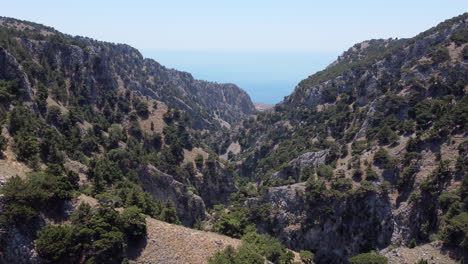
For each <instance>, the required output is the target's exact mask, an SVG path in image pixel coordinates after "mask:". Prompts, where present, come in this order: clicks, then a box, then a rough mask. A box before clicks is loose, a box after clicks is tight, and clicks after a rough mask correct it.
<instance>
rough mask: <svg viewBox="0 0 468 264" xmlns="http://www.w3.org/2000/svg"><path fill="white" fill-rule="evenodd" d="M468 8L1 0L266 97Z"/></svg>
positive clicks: (12, 9) (433, 0)
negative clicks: (379, 41)
mask: <svg viewBox="0 0 468 264" xmlns="http://www.w3.org/2000/svg"><path fill="white" fill-rule="evenodd" d="M466 11H468V0H464V1H462V0H424V1H421V0H405V1H402V0H391V1H388V0H387V1H382V0H368V1H367V0H366V1H364V0H354V1H350V0H343V1H336V0H326V1H316V0H307V1H305V0H304V1H303V0H289V1H286V0H282V1H277V0H232V1H226V0H224V1H223V0H192V1H181V0H165V1H159V0H155V1H149V0H148V1H138V0H133V1H132V0H126V1H121V0H112V1H110V0H93V1H89V0H80V1H77V0H60V1H59V0H54V1H51V0H29V1H26V0H7V1H5V0H0V16H8V17H14V18H18V19H24V20H29V21H33V22H37V23H41V24H45V25H48V26H52V27H54V28H56V29H57V30H59V31H61V32H64V33H69V34H72V35H82V36H87V37H92V38H95V39H98V40H104V41H109V42H116V43H126V44H129V45H131V46H133V47H135V48H138V49H139V50H140V51H141V52H142V53H143V55H144V56H146V57H151V58H153V59H155V60H157V61H158V62H160V63H162V64H163V65H166V66H168V67H171V68H176V69H179V70H184V71H188V72H191V73H192V74H193V75H194V77H195V78H198V79H204V80H210V81H217V82H232V83H235V84H237V85H239V86H240V87H241V88H243V89H245V90H246V91H247V92H248V93H249V94H250V95H251V97H252V99H253V100H254V101H256V102H263V103H277V102H279V101H281V100H282V99H283V97H284V96H286V95H288V94H289V93H291V91H292V90H293V89H294V87H295V85H296V84H297V83H298V82H299V81H301V80H302V79H304V78H306V77H307V76H309V75H311V74H313V73H314V72H316V71H318V70H321V69H323V68H324V67H325V66H326V65H328V64H329V63H331V62H332V61H333V60H334V59H335V58H336V57H337V56H338V55H340V54H341V53H342V52H343V51H345V50H347V49H348V48H349V47H351V46H352V45H354V44H355V43H357V42H361V41H363V40H367V39H372V38H390V37H398V38H402V37H412V36H414V35H416V34H417V33H419V32H421V31H423V30H426V29H428V28H430V27H432V26H435V25H436V24H438V23H439V22H442V21H443V20H445V19H448V18H451V17H453V16H456V15H460V14H462V13H463V12H466Z"/></svg>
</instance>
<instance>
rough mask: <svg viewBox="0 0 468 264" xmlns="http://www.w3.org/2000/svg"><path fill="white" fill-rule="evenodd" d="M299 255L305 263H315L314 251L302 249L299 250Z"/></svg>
mask: <svg viewBox="0 0 468 264" xmlns="http://www.w3.org/2000/svg"><path fill="white" fill-rule="evenodd" d="M299 256H300V257H301V260H302V262H304V264H312V263H314V258H315V255H314V253H312V252H310V251H308V250H301V251H300V252H299Z"/></svg>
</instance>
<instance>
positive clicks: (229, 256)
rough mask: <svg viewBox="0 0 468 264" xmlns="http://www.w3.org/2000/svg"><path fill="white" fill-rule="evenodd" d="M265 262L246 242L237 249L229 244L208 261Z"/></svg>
mask: <svg viewBox="0 0 468 264" xmlns="http://www.w3.org/2000/svg"><path fill="white" fill-rule="evenodd" d="M264 262H265V260H264V258H263V257H262V256H261V255H260V254H258V253H257V252H255V251H254V250H253V249H252V248H251V247H250V246H249V245H246V244H243V245H241V246H240V247H239V248H238V249H237V250H236V249H234V248H233V247H232V246H228V247H226V249H225V250H224V251H221V252H217V253H216V254H215V255H214V256H213V257H211V258H210V259H209V261H208V263H209V264H263V263H264Z"/></svg>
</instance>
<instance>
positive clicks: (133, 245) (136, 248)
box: [126, 236, 148, 260]
mask: <svg viewBox="0 0 468 264" xmlns="http://www.w3.org/2000/svg"><path fill="white" fill-rule="evenodd" d="M147 244H148V236H144V237H142V238H140V239H136V240H130V241H127V245H128V247H127V252H126V254H127V258H128V259H131V260H135V259H137V258H138V257H139V256H140V255H141V253H142V252H143V250H144V249H145V248H146V245H147Z"/></svg>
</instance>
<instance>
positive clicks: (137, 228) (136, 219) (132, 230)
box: [118, 206, 146, 238]
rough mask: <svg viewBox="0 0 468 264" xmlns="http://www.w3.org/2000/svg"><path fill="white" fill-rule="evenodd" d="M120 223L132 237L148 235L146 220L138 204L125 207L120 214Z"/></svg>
mask: <svg viewBox="0 0 468 264" xmlns="http://www.w3.org/2000/svg"><path fill="white" fill-rule="evenodd" d="M118 221H119V225H120V226H121V227H122V229H123V231H124V232H125V233H126V234H127V235H129V236H130V238H140V237H143V236H145V235H146V220H145V216H144V215H142V214H141V210H140V209H139V208H138V207H136V206H131V207H128V208H125V209H124V211H123V212H122V213H121V214H120V215H119V219H118Z"/></svg>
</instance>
